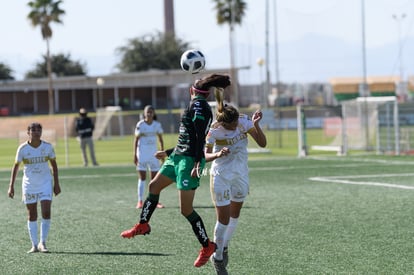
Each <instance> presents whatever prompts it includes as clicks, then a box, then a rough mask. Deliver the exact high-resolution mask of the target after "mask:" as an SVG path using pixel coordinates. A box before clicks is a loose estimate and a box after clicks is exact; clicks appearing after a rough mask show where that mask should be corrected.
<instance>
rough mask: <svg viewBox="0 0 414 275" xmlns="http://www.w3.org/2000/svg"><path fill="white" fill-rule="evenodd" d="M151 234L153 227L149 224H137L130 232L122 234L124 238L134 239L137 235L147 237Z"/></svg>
mask: <svg viewBox="0 0 414 275" xmlns="http://www.w3.org/2000/svg"><path fill="white" fill-rule="evenodd" d="M150 232H151V227H150V225H149V224H148V223H137V224H136V225H134V227H132V228H131V229H129V230H125V231H124V232H122V233H121V237H122V238H128V239H129V238H133V237H135V236H136V235H147V234H149V233H150Z"/></svg>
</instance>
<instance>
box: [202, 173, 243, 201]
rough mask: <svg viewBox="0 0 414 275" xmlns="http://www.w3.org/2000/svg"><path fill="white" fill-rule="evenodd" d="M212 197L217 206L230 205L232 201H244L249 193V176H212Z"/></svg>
mask: <svg viewBox="0 0 414 275" xmlns="http://www.w3.org/2000/svg"><path fill="white" fill-rule="evenodd" d="M210 189H211V197H212V199H213V202H214V204H215V205H216V206H225V205H229V204H230V201H234V202H243V201H244V200H245V198H246V196H247V195H248V194H249V178H248V177H236V178H233V179H228V178H226V176H221V175H219V174H218V175H214V176H213V175H211V176H210Z"/></svg>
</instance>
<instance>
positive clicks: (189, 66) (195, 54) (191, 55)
mask: <svg viewBox="0 0 414 275" xmlns="http://www.w3.org/2000/svg"><path fill="white" fill-rule="evenodd" d="M180 65H181V69H183V70H184V71H186V72H189V73H192V74H196V73H199V72H200V71H201V70H202V69H204V67H205V66H206V59H205V57H204V54H203V53H202V52H200V51H199V50H194V49H192V50H188V51H185V52H184V53H183V54H182V55H181V59H180Z"/></svg>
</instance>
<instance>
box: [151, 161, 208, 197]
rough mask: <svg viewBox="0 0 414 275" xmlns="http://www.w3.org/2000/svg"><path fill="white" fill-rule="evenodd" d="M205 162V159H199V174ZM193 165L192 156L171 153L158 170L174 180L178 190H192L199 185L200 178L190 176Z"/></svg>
mask: <svg viewBox="0 0 414 275" xmlns="http://www.w3.org/2000/svg"><path fill="white" fill-rule="evenodd" d="M205 164H206V160H205V159H204V158H203V159H201V162H200V174H201V171H203V169H204V166H205ZM193 167H194V158H193V157H189V156H182V155H176V154H174V153H172V154H171V155H170V156H169V157H168V159H167V160H166V161H165V162H164V164H163V165H162V167H161V169H160V171H159V172H160V173H161V174H162V175H164V176H166V177H169V178H170V179H172V180H173V181H174V182H176V184H177V189H178V190H194V189H196V188H197V187H199V186H200V178H197V177H195V178H193V177H191V170H192V169H193Z"/></svg>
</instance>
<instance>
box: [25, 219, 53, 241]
mask: <svg viewBox="0 0 414 275" xmlns="http://www.w3.org/2000/svg"><path fill="white" fill-rule="evenodd" d="M37 228H38V226H37V221H32V222H31V221H27V229H28V230H29V236H30V241H31V242H32V246H33V247H37V245H38V244H39V241H38V238H37V232H38V229H37ZM49 230H50V219H48V220H46V219H42V221H41V222H40V242H42V243H46V240H47V236H48V235H49Z"/></svg>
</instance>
